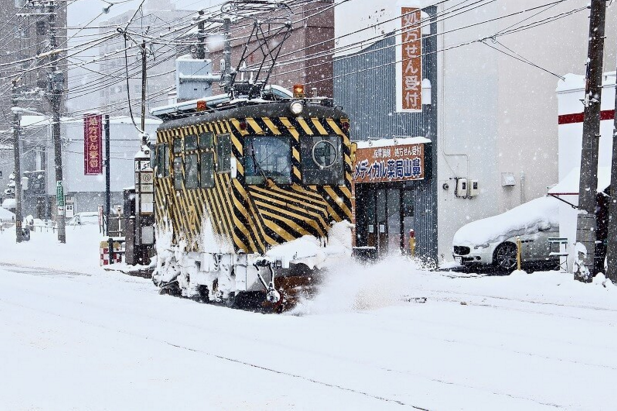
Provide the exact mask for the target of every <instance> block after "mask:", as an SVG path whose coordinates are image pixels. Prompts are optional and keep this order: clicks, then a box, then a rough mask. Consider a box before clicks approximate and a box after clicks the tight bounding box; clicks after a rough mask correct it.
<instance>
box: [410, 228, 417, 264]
mask: <svg viewBox="0 0 617 411" xmlns="http://www.w3.org/2000/svg"><path fill="white" fill-rule="evenodd" d="M409 253H410V255H411V256H412V257H415V255H416V232H415V231H414V230H413V229H411V230H409Z"/></svg>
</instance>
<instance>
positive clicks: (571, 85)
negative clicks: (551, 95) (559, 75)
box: [556, 71, 615, 93]
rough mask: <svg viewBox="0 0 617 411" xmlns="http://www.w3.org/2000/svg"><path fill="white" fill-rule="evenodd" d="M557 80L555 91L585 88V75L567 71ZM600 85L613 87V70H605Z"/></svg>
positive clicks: (565, 91) (564, 91) (562, 91)
mask: <svg viewBox="0 0 617 411" xmlns="http://www.w3.org/2000/svg"><path fill="white" fill-rule="evenodd" d="M563 77H564V79H563V80H559V81H558V82H557V90H556V91H557V93H567V92H569V91H580V90H585V76H584V75H580V74H572V73H568V74H566V75H565V76H563ZM602 87H615V72H614V71H607V72H604V75H603V76H602Z"/></svg>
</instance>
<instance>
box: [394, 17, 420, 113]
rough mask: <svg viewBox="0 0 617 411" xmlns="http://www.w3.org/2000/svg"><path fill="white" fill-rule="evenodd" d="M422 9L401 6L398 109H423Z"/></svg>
mask: <svg viewBox="0 0 617 411" xmlns="http://www.w3.org/2000/svg"><path fill="white" fill-rule="evenodd" d="M421 20H422V11H421V10H420V9H417V8H410V7H402V8H401V35H400V42H399V44H400V47H399V53H398V54H399V56H398V57H399V59H398V60H399V67H398V70H397V71H398V73H397V77H398V78H397V93H396V94H397V99H398V101H397V109H398V111H422V25H421Z"/></svg>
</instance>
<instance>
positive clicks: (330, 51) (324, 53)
mask: <svg viewBox="0 0 617 411" xmlns="http://www.w3.org/2000/svg"><path fill="white" fill-rule="evenodd" d="M486 1H488V3H483V2H486ZM495 1H497V0H478V1H476V2H474V3H472V4H470V5H468V6H466V7H470V6H474V5H475V7H472V8H469V9H467V10H461V9H458V10H453V11H451V10H449V11H448V12H447V13H445V12H444V13H442V14H438V15H437V16H436V17H437V19H435V20H433V17H429V18H425V19H422V20H421V21H420V25H419V28H420V29H422V28H424V27H426V26H427V25H429V26H430V25H431V24H433V23H439V22H442V21H445V20H446V19H449V18H453V17H457V16H460V15H462V14H464V13H467V12H470V11H473V10H475V9H476V8H479V7H483V6H486V5H488V4H490V3H492V2H495ZM564 1H565V0H564ZM478 3H481V4H478ZM456 11H460V13H458V14H454V15H451V16H447V14H449V13H453V12H456ZM403 16H405V14H402V15H399V16H396V17H394V18H391V19H387V20H384V21H383V22H380V23H377V24H373V25H370V26H367V27H365V28H362V29H359V30H356V31H354V32H352V33H347V34H344V35H342V36H339V37H334V38H332V39H329V40H325V41H322V42H321V43H317V44H315V45H311V46H308V47H304V48H302V49H299V50H294V51H293V52H290V53H287V54H285V55H282V56H281V57H285V56H289V55H293V54H296V53H297V52H301V51H305V50H308V49H309V48H314V47H316V46H319V45H324V44H326V43H328V42H330V41H337V40H340V39H342V38H344V37H349V36H350V35H354V34H358V33H360V32H362V31H365V30H368V29H372V28H376V27H379V26H381V25H383V24H384V23H387V22H391V21H394V20H398V19H400V18H401V17H403ZM444 16H446V17H444ZM439 17H443V18H441V19H439ZM396 31H397V30H395V31H394V33H396ZM389 35H391V34H389ZM387 36H388V35H383V34H380V35H377V36H373V37H370V38H368V39H363V40H361V41H358V42H355V43H350V44H347V45H345V46H340V47H335V48H333V49H328V50H327V51H320V52H317V53H314V54H308V55H305V56H303V57H301V58H298V59H291V60H283V61H281V62H280V63H279V64H278V66H279V67H280V66H285V65H288V64H296V63H298V62H304V61H307V60H308V59H315V58H320V57H326V56H329V55H331V54H333V53H339V52H343V51H347V50H350V49H352V50H353V49H355V48H358V47H360V46H361V45H362V44H365V43H366V42H370V41H377V40H380V39H383V38H384V37H387ZM386 48H387V47H386ZM377 50H379V49H377ZM377 50H372V51H371V52H373V51H377Z"/></svg>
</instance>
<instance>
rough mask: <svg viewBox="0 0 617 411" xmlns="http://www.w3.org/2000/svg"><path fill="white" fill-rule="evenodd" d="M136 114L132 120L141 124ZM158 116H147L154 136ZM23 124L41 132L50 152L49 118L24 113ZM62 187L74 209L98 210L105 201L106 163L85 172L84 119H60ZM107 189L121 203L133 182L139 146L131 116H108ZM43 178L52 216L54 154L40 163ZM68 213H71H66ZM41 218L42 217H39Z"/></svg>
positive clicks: (116, 201)
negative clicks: (94, 171) (99, 170)
mask: <svg viewBox="0 0 617 411" xmlns="http://www.w3.org/2000/svg"><path fill="white" fill-rule="evenodd" d="M140 121H141V120H140V119H139V118H135V123H136V124H137V125H139V124H140ZM160 123H161V122H160V120H157V119H146V132H147V133H148V134H149V135H151V136H154V135H155V133H156V128H157V127H158V125H159V124H160ZM22 127H23V128H25V129H26V130H29V131H30V132H31V133H36V134H40V136H39V137H40V138H41V139H42V140H43V141H46V142H47V147H46V150H47V152H49V153H53V144H52V139H51V136H50V134H49V133H50V127H49V121H48V120H46V119H45V117H40V116H23V117H22ZM60 133H61V136H62V165H63V188H64V195H65V198H66V203H67V205H72V209H73V212H74V213H78V212H84V211H97V209H98V206H99V205H101V206H102V205H104V204H105V167H104V166H103V169H102V173H101V174H98V175H85V170H84V120H83V118H77V119H70V118H63V119H62V123H61V131H60ZM109 134H110V158H111V161H110V166H111V172H110V191H111V205H112V206H115V205H122V204H123V197H122V196H123V190H124V189H126V188H128V187H133V186H134V185H135V181H134V179H135V174H134V156H135V153H137V152H138V151H139V149H140V143H141V139H140V135H139V133H138V131H137V129H136V128H135V126H134V125H133V121H132V120H131V118H130V117H112V118H111V119H110V132H109ZM101 143H102V155H103V157H104V156H105V135H104V132H103V135H102V139H101ZM43 168H44V169H45V171H46V173H45V175H46V177H47V181H46V190H45V193H46V201H47V207H48V210H50V211H51V216H52V217H54V218H55V212H56V198H55V196H56V180H55V171H54V161H53V157H52V159H51V160H50V161H47V162H46V163H45V164H43ZM67 217H70V215H69V214H68V213H67ZM41 218H43V217H41Z"/></svg>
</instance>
